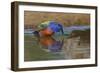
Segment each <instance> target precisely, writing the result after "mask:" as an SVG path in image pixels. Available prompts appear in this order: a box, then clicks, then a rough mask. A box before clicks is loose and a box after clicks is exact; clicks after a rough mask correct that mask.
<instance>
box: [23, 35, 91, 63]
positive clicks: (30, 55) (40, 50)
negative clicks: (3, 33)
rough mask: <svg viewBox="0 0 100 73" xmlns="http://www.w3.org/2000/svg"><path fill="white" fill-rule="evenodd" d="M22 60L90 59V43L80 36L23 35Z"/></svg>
mask: <svg viewBox="0 0 100 73" xmlns="http://www.w3.org/2000/svg"><path fill="white" fill-rule="evenodd" d="M24 49H25V50H24V60H25V61H43V60H64V59H66V60H68V59H86V58H90V43H89V42H88V41H87V39H83V38H81V37H80V36H77V37H70V38H69V37H68V36H66V35H65V36H58V35H57V36H53V37H40V38H37V37H35V36H34V35H30V34H25V35H24Z"/></svg>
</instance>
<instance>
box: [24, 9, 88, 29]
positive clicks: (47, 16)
mask: <svg viewBox="0 0 100 73" xmlns="http://www.w3.org/2000/svg"><path fill="white" fill-rule="evenodd" d="M24 16H25V17H24V20H25V21H24V23H25V27H27V26H33V28H34V27H35V26H36V25H38V24H40V23H41V22H44V21H48V20H54V21H56V22H59V23H61V24H63V25H64V26H70V25H89V24H90V15H89V14H81V13H57V12H34V11H25V13H24Z"/></svg>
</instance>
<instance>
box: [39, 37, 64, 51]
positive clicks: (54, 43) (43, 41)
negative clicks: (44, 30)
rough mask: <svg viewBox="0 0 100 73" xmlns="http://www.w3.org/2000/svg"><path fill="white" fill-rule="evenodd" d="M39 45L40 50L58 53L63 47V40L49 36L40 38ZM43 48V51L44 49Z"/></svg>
mask: <svg viewBox="0 0 100 73" xmlns="http://www.w3.org/2000/svg"><path fill="white" fill-rule="evenodd" d="M39 43H40V45H41V46H42V47H43V48H42V49H43V50H45V51H48V52H60V51H61V48H62V46H63V40H62V39H60V40H58V39H55V38H53V37H51V36H48V37H40V38H39ZM44 48H45V49H44Z"/></svg>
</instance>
